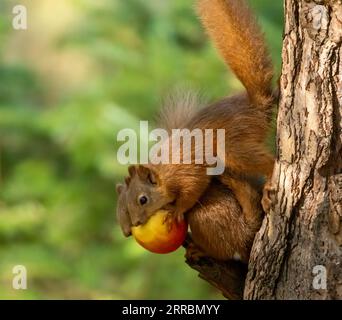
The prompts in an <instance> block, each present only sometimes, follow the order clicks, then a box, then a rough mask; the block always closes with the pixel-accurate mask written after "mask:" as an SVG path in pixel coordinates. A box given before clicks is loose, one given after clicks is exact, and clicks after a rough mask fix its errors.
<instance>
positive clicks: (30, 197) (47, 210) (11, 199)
mask: <svg viewBox="0 0 342 320" xmlns="http://www.w3.org/2000/svg"><path fill="white" fill-rule="evenodd" d="M14 4H15V3H14V2H13V1H10V0H2V2H1V5H0V6H1V10H0V298H9V299H11V298H19V299H39V298H40V299H50V298H70V299H75V298H91V299H97V298H105V299H106V298H111V299H119V298H121V299H125V298H147V299H149V298H160V299H163V298H164V299H166V298H171V299H176V298H177V299H182V298H188V299H192V298H193V299H196V298H209V299H210V298H218V297H220V295H219V294H218V293H217V292H216V291H215V290H214V289H213V288H211V287H210V286H209V285H208V284H207V283H205V282H203V281H201V280H200V279H198V278H197V274H196V272H195V271H193V270H191V269H189V268H188V267H187V266H186V265H185V264H184V263H183V260H184V259H183V254H184V252H183V250H182V249H180V250H178V251H177V252H176V253H173V254H169V255H165V256H160V255H153V254H151V253H148V252H146V251H144V250H143V249H141V248H140V247H139V246H138V245H137V244H136V243H135V242H134V241H133V240H132V239H128V240H127V239H125V238H124V237H123V236H122V234H121V231H120V230H119V228H118V226H117V225H116V222H115V199H116V195H115V183H116V182H118V181H120V180H122V178H123V175H124V174H125V171H126V168H125V167H124V166H121V165H119V164H118V163H117V162H116V149H117V147H118V144H117V142H116V141H115V139H116V133H117V132H118V130H120V129H121V128H136V127H137V126H138V121H139V120H140V119H143V120H152V119H153V116H154V114H155V112H156V111H157V110H158V108H159V106H160V99H161V97H163V95H164V94H166V93H168V92H169V91H170V89H171V88H172V87H174V86H175V85H190V86H191V87H194V88H198V89H200V90H202V91H203V92H204V93H205V94H206V95H207V96H208V97H209V98H210V99H215V98H218V97H221V96H223V95H226V94H229V93H230V92H231V91H234V90H238V89H239V88H241V85H240V84H239V82H238V81H237V80H236V79H235V78H234V76H233V75H232V74H231V73H230V72H229V71H227V70H226V68H225V66H224V64H223V63H222V62H221V60H220V59H219V58H218V56H217V54H216V52H215V50H214V49H213V48H212V46H211V44H210V43H209V42H208V40H207V38H206V36H205V35H204V33H203V30H202V29H201V27H200V24H199V22H198V20H197V18H196V16H195V14H194V10H193V3H192V1H185V0H172V1H165V0H147V1H146V0H125V1H120V0H101V1H90V0H72V1H67V0H63V1H62V0H61V1H53V0H44V1H39V0H27V1H22V4H24V5H27V8H28V30H26V31H15V30H13V29H12V25H11V19H12V8H13V5H14ZM251 4H252V6H253V7H254V8H255V10H256V11H257V15H258V16H259V17H260V21H261V23H262V25H263V27H264V30H265V32H266V37H267V39H268V43H269V46H270V49H271V53H272V56H273V58H274V62H275V65H276V66H277V68H278V71H279V66H280V51H281V30H282V7H281V1H273V0H263V1H262V0H260V1H251ZM17 264H21V265H25V266H26V267H27V270H28V290H25V291H16V290H13V289H12V278H13V274H12V268H13V266H15V265H17Z"/></svg>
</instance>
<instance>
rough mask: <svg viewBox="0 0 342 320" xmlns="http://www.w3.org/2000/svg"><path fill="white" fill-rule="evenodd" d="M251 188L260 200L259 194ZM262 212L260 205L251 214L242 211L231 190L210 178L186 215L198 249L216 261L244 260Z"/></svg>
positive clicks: (258, 225) (246, 259) (247, 254)
mask: <svg viewBox="0 0 342 320" xmlns="http://www.w3.org/2000/svg"><path fill="white" fill-rule="evenodd" d="M251 191H252V196H254V197H256V200H259V201H260V195H259V193H258V192H257V191H256V190H254V189H251ZM249 195H250V194H249ZM261 214H262V210H261V208H259V210H257V211H256V210H254V211H253V216H252V217H250V216H249V215H245V214H243V212H242V209H241V207H240V205H239V202H238V201H237V200H236V197H235V195H234V193H233V192H232V191H231V190H230V189H228V188H227V186H225V185H223V184H221V183H218V182H216V181H213V182H212V184H211V185H210V187H209V188H208V191H207V192H206V193H205V194H204V195H203V197H202V198H201V199H200V200H199V202H198V204H197V205H196V206H195V207H194V208H193V209H191V210H190V211H189V212H188V214H187V218H188V222H189V225H190V229H191V233H192V240H193V241H194V243H195V244H196V245H197V247H198V249H197V250H201V251H202V253H203V254H204V255H208V256H211V257H213V258H215V259H218V260H228V259H232V258H235V259H238V260H241V261H242V262H245V263H247V262H248V258H249V252H250V249H251V247H252V244H253V239H254V235H255V233H256V232H257V231H258V229H259V227H260V221H261Z"/></svg>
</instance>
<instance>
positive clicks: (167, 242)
mask: <svg viewBox="0 0 342 320" xmlns="http://www.w3.org/2000/svg"><path fill="white" fill-rule="evenodd" d="M167 215H168V212H167V211H166V210H159V211H157V212H156V213H155V214H153V215H152V216H151V217H150V218H149V219H148V221H147V222H146V223H145V224H143V225H140V226H136V227H132V234H133V237H134V238H135V240H136V241H137V242H138V243H139V244H140V245H141V246H142V247H144V248H145V249H147V250H148V251H151V252H154V253H169V252H172V251H175V250H177V249H178V248H179V247H180V246H181V245H182V244H183V242H184V240H185V237H186V233H187V230H188V224H187V222H186V221H185V220H183V221H182V222H177V221H176V220H171V221H168V222H166V221H165V220H166V217H167Z"/></svg>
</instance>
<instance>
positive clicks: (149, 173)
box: [137, 165, 159, 184]
mask: <svg viewBox="0 0 342 320" xmlns="http://www.w3.org/2000/svg"><path fill="white" fill-rule="evenodd" d="M137 174H138V176H139V177H140V178H141V179H143V180H147V181H149V182H150V183H151V184H157V183H158V180H159V179H158V174H157V173H156V172H155V171H154V170H153V169H151V168H149V167H147V166H143V165H140V166H138V167H137Z"/></svg>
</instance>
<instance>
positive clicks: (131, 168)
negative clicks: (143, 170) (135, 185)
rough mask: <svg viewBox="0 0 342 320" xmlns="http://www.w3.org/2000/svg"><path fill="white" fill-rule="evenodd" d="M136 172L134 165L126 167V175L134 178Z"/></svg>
mask: <svg viewBox="0 0 342 320" xmlns="http://www.w3.org/2000/svg"><path fill="white" fill-rule="evenodd" d="M136 172H137V167H136V166H135V165H131V166H129V167H128V173H129V175H130V176H131V177H134V176H135V174H136Z"/></svg>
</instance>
